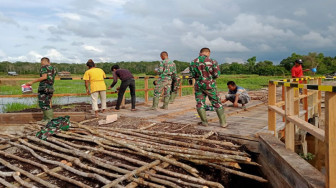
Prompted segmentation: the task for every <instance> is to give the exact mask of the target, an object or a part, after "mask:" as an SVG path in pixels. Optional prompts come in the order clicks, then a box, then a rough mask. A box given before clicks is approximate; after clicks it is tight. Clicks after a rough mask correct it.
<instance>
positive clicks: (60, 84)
mask: <svg viewBox="0 0 336 188" xmlns="http://www.w3.org/2000/svg"><path fill="white" fill-rule="evenodd" d="M107 76H111V75H107ZM137 76H138V75H137ZM281 78H282V77H273V76H258V75H222V76H220V78H218V79H217V87H218V90H219V91H227V87H226V83H227V82H228V81H230V80H233V81H235V82H236V84H237V85H239V86H242V87H244V88H246V89H247V90H258V89H260V88H263V87H266V86H267V84H268V80H271V79H281ZM154 80H155V79H149V88H154V86H153V84H152V83H153V81H154ZM26 82H27V81H15V80H13V81H6V82H4V83H1V84H0V95H19V94H21V85H22V84H24V83H26ZM105 83H106V85H107V86H109V85H110V84H111V83H112V80H106V81H105ZM119 84H120V80H119V81H118V84H117V85H119ZM183 85H187V80H184V82H183ZM54 87H55V94H61V93H85V85H84V81H82V80H56V81H55V85H54ZM144 87H145V86H144V80H143V79H138V80H136V88H137V89H143V88H144ZM37 88H38V83H35V84H33V89H34V92H37ZM115 88H116V87H115ZM191 92H192V89H191V88H186V89H183V94H184V95H188V94H191ZM152 94H153V92H150V96H152ZM113 96H114V95H113ZM143 96H144V92H137V97H143Z"/></svg>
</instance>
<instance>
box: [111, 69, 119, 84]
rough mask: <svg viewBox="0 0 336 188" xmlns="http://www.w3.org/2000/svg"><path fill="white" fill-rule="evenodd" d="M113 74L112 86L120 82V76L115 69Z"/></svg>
mask: <svg viewBox="0 0 336 188" xmlns="http://www.w3.org/2000/svg"><path fill="white" fill-rule="evenodd" d="M112 74H113V82H112V84H111V87H114V86H115V85H116V84H117V82H118V76H117V74H116V72H115V71H113V72H112Z"/></svg>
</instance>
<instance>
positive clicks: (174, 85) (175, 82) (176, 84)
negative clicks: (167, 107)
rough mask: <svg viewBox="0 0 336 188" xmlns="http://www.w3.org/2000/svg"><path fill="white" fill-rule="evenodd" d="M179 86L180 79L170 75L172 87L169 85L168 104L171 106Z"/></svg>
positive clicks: (175, 75)
mask: <svg viewBox="0 0 336 188" xmlns="http://www.w3.org/2000/svg"><path fill="white" fill-rule="evenodd" d="M180 84H181V78H180V77H179V76H178V75H177V74H173V75H172V85H171V91H170V98H169V103H170V104H173V103H174V100H175V98H176V96H177V91H178V89H179V88H180Z"/></svg>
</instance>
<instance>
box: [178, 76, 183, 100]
mask: <svg viewBox="0 0 336 188" xmlns="http://www.w3.org/2000/svg"><path fill="white" fill-rule="evenodd" d="M182 83H183V77H182V78H181V82H180V87H179V97H182Z"/></svg>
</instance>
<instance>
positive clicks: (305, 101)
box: [303, 80, 309, 121]
mask: <svg viewBox="0 0 336 188" xmlns="http://www.w3.org/2000/svg"><path fill="white" fill-rule="evenodd" d="M303 83H304V84H307V83H308V81H307V80H304V81H303ZM303 94H304V95H306V97H305V98H303V109H304V110H305V111H306V113H305V121H308V114H309V113H308V96H307V95H308V89H303Z"/></svg>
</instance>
